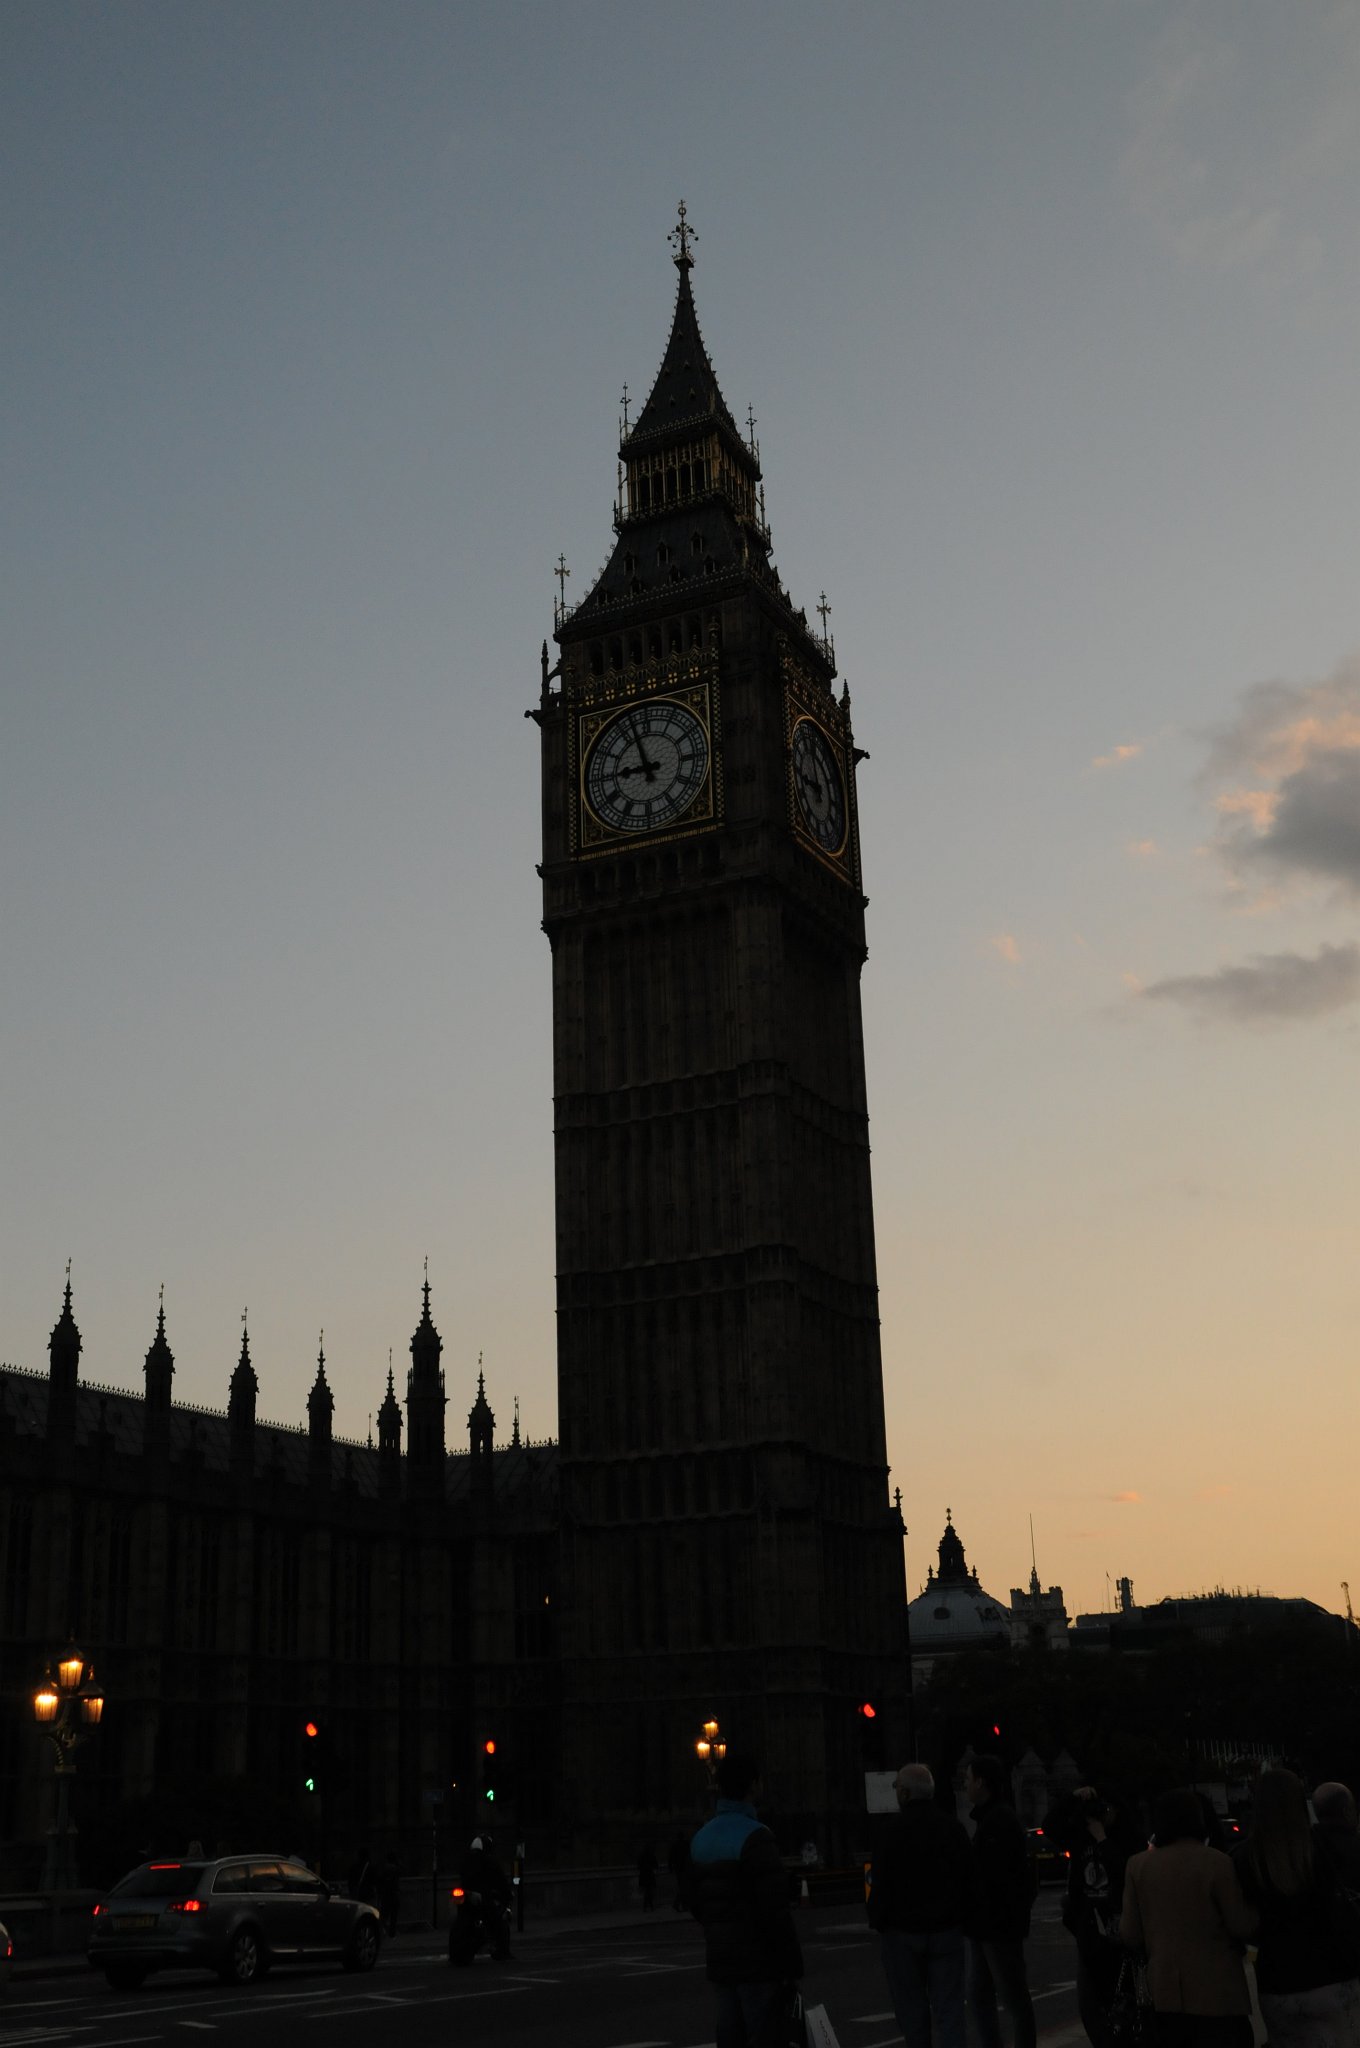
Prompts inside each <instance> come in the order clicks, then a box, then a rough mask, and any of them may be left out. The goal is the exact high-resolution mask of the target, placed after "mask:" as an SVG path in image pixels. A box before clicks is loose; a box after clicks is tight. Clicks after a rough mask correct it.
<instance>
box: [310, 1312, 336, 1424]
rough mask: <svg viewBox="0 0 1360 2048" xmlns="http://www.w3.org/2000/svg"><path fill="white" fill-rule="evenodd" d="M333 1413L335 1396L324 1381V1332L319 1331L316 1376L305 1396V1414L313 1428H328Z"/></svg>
mask: <svg viewBox="0 0 1360 2048" xmlns="http://www.w3.org/2000/svg"><path fill="white" fill-rule="evenodd" d="M334 1413H335V1396H334V1394H332V1392H331V1390H330V1387H329V1385H328V1384H327V1381H326V1332H325V1331H324V1330H323V1331H322V1332H321V1336H320V1339H319V1340H318V1348H317V1354H316V1378H315V1380H314V1381H313V1382H312V1391H311V1393H310V1394H309V1395H308V1396H307V1416H308V1420H309V1421H310V1423H311V1425H312V1428H313V1430H316V1429H319V1428H322V1427H325V1428H329V1426H330V1419H331V1416H332V1415H333V1414H334Z"/></svg>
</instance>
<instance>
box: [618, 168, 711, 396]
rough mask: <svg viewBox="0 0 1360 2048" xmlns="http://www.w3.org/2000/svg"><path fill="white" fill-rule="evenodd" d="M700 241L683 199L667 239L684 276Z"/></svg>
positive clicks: (676, 265) (689, 267)
mask: <svg viewBox="0 0 1360 2048" xmlns="http://www.w3.org/2000/svg"><path fill="white" fill-rule="evenodd" d="M698 239H699V237H698V236H697V235H696V234H695V232H694V230H693V228H692V227H691V226H690V224H689V212H688V209H687V208H686V206H685V202H684V200H683V199H682V200H681V201H680V212H679V215H678V217H677V219H676V223H675V226H674V227H673V228H672V229H671V231H670V233H669V234H668V235H667V237H666V240H667V241H668V242H669V243H670V245H671V247H672V249H674V251H675V254H674V255H673V256H672V258H671V261H672V263H674V265H675V267H676V269H677V270H678V271H679V272H680V273H681V275H682V276H683V275H684V273H685V271H687V270H693V268H694V258H693V257H692V256H691V255H690V253H689V245H690V243H691V242H697V241H698ZM627 389H628V387H627V385H625V386H624V390H625V392H626V391H627Z"/></svg>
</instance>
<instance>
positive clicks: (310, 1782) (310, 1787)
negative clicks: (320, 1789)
mask: <svg viewBox="0 0 1360 2048" xmlns="http://www.w3.org/2000/svg"><path fill="white" fill-rule="evenodd" d="M302 1789H303V1791H304V1792H315V1790H316V1779H315V1778H304V1779H303V1781H302Z"/></svg>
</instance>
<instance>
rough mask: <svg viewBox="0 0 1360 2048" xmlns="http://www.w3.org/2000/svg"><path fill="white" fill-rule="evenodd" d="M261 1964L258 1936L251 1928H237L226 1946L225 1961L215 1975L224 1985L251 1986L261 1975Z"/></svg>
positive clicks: (262, 1956)
mask: <svg viewBox="0 0 1360 2048" xmlns="http://www.w3.org/2000/svg"><path fill="white" fill-rule="evenodd" d="M262 1964H264V1955H263V1952H262V1950H261V1947H260V1937H259V1935H258V1934H257V1933H256V1931H255V1929H254V1928H253V1927H238V1928H237V1930H236V1932H235V1934H233V1935H232V1937H231V1940H230V1941H229V1942H228V1944H227V1959H226V1961H225V1962H224V1963H223V1965H222V1967H221V1969H220V1970H219V1971H218V1973H217V1974H218V1976H219V1977H220V1978H221V1979H222V1982H223V1983H224V1984H253V1983H254V1982H255V1979H256V1978H257V1977H259V1976H262V1975H263V1969H262V1968H261V1965H262ZM265 1967H267V1965H265Z"/></svg>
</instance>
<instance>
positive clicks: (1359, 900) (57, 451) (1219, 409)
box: [0, 0, 1360, 1609]
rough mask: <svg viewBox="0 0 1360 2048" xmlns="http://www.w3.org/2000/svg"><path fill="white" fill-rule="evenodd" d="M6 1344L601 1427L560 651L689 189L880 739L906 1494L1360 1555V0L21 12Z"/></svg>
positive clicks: (4, 936)
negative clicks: (434, 1370)
mask: <svg viewBox="0 0 1360 2048" xmlns="http://www.w3.org/2000/svg"><path fill="white" fill-rule="evenodd" d="M0 39H2V42H3V48H2V49H0V57H2V59H3V61H2V62H0V195H2V196H0V210H2V211H3V219H4V245H3V263H4V278H5V289H4V294H3V297H4V312H3V321H4V353H3V380H2V384H3V398H2V399H0V404H2V405H3V436H4V438H3V469H4V493H3V518H4V530H3V549H2V551H0V578H2V579H3V589H2V591H0V603H2V605H3V622H4V624H3V639H2V640H0V648H2V649H3V687H2V690H0V943H2V946H3V951H2V952H0V960H2V961H3V972H2V973H0V1057H2V1060H3V1065H2V1068H0V1072H2V1074H3V1094H2V1096H0V1104H2V1108H0V1115H2V1118H3V1121H2V1123H0V1146H2V1148H3V1151H2V1157H3V1171H2V1172H0V1199H2V1201H3V1208H2V1209H0V1271H2V1272H3V1287H0V1358H3V1359H4V1360H5V1361H8V1362H10V1363H11V1364H13V1365H17V1366H22V1367H26V1368H28V1369H30V1370H45V1367H46V1343H47V1337H48V1333H49V1332H50V1330H51V1328H52V1325H53V1323H54V1322H55V1320H56V1317H57V1314H58V1312H59V1308H60V1303H61V1293H62V1286H63V1283H64V1276H65V1266H66V1260H67V1258H68V1257H69V1258H71V1259H72V1261H73V1273H72V1278H73V1288H74V1299H75V1309H76V1317H77V1320H78V1322H79V1324H80V1327H81V1330H82V1332H83V1336H84V1347H85V1348H84V1354H83V1358H82V1371H83V1373H84V1375H85V1377H86V1378H88V1379H91V1380H96V1381H99V1382H102V1383H104V1384H107V1385H112V1386H117V1387H140V1384H141V1363H142V1359H143V1357H144V1355H145V1352H146V1349H147V1346H148V1344H149V1343H150V1340H151V1336H152V1333H153V1330H154V1327H155V1319H156V1306H157V1296H158V1289H159V1288H160V1286H161V1284H162V1283H164V1286H165V1306H166V1321H167V1328H168V1333H169V1338H170V1342H171V1345H172V1347H173V1349H174V1352H175V1357H176V1368H177V1370H176V1382H175V1388H176V1395H177V1398H179V1399H182V1400H185V1401H189V1402H194V1403H198V1404H201V1405H203V1406H207V1407H215V1408H220V1407H222V1406H224V1405H225V1401H226V1393H227V1382H228V1378H229V1376H230V1373H231V1369H232V1366H233V1364H234V1362H235V1359H236V1355H237V1352H238V1350H239V1345H240V1329H241V1323H240V1319H241V1313H242V1310H243V1309H245V1308H248V1310H249V1327H250V1337H251V1350H252V1355H253V1358H254V1361H255V1365H256V1369H257V1371H258V1373H259V1376H260V1383H261V1395H260V1412H261V1415H262V1416H263V1417H265V1418H267V1419H269V1420H271V1421H285V1422H300V1421H302V1420H303V1418H304V1415H305V1407H304V1404H305V1399H306V1393H307V1389H308V1387H309V1385H310V1384H311V1381H312V1379H313V1377H314V1374H315V1369H316V1355H317V1347H318V1333H319V1331H320V1330H321V1329H322V1327H323V1326H324V1330H325V1352H326V1360H327V1371H328V1375H329V1378H330V1381H331V1385H332V1387H333V1389H334V1391H335V1396H336V1418H335V1419H336V1428H337V1430H338V1431H340V1432H342V1433H344V1434H347V1435H351V1436H358V1437H360V1438H362V1437H363V1436H364V1435H365V1434H366V1432H367V1429H368V1425H369V1417H370V1415H371V1413H372V1412H373V1411H374V1410H375V1409H376V1407H377V1405H378V1402H379V1400H380V1398H381V1395H382V1391H383V1387H384V1383H385V1378H386V1373H387V1364H388V1354H389V1349H390V1350H391V1353H392V1355H393V1358H394V1362H395V1364H396V1367H397V1371H398V1378H399V1382H400V1380H401V1379H402V1377H403V1376H404V1369H405V1365H406V1363H407V1362H408V1358H409V1354H408V1351H407V1346H408V1343H409V1340H410V1335H411V1332H412V1330H413V1328H414V1327H415V1323H416V1321H417V1318H418V1314H419V1307H420V1285H421V1279H422V1269H423V1268H422V1262H423V1260H424V1259H425V1257H426V1256H427V1255H428V1257H429V1262H430V1281H431V1287H432V1293H433V1312H434V1317H435V1321H436V1323H437V1325H438V1327H439V1329H440V1332H441V1334H442V1336H443V1339H444V1347H445V1350H444V1358H445V1365H446V1368H447V1372H448V1381H449V1393H450V1404H449V1418H450V1420H449V1435H450V1441H451V1442H452V1443H457V1444H458V1445H460V1446H461V1445H463V1444H465V1443H466V1431H465V1418H466V1415H467V1411H468V1408H469V1407H470V1405H471V1402H472V1399H473V1395H474V1392H475V1382H476V1372H477V1359H478V1354H479V1353H483V1354H484V1356H485V1370H486V1376H487V1388H488V1394H489V1397H490V1399H491V1402H492V1405H493V1407H494V1409H495V1411H496V1414H497V1418H498V1433H499V1434H501V1435H502V1436H503V1435H507V1434H508V1432H509V1425H510V1420H511V1410H512V1404H513V1400H514V1397H515V1396H516V1395H518V1396H519V1399H520V1402H521V1409H522V1418H523V1427H524V1429H525V1430H526V1431H527V1433H528V1434H530V1435H531V1436H533V1437H543V1436H548V1435H551V1434H555V1431H556V1421H557V1418H556V1400H555V1359H554V1319H553V1219H552V1140H551V1127H552V1101H551V1070H550V1011H549V996H550V990H549V956H548V948H547V943H546V941H545V940H544V938H543V936H542V934H541V932H540V930H539V917H540V902H539V884H538V880H537V877H536V875H535V872H534V863H535V860H536V859H537V857H538V833H539V804H538V735H537V733H536V731H535V728H534V727H533V726H532V725H531V724H528V723H526V722H525V719H524V715H523V714H524V710H525V707H526V706H528V705H529V704H530V703H532V702H533V701H535V699H536V696H537V691H538V677H539V664H538V650H539V644H540V642H541V641H542V640H543V639H544V637H545V636H548V635H550V633H551V629H552V598H553V594H554V590H555V585H554V582H553V575H552V565H553V563H554V561H555V560H556V558H557V556H558V553H559V550H561V551H564V552H565V555H566V559H567V562H568V564H569V565H570V569H571V578H570V581H569V583H568V586H567V595H568V599H569V600H571V599H574V598H579V597H580V596H582V595H583V594H584V593H585V592H586V590H587V589H588V588H589V586H590V583H591V581H592V579H593V576H594V574H595V572H596V570H597V569H598V567H599V566H600V564H601V563H602V561H603V559H604V557H605V555H606V554H607V552H608V549H609V546H610V543H611V538H612V536H611V530H610V512H611V505H612V502H613V497H614V491H615V454H616V449H617V441H618V414H619V398H620V393H621V391H622V388H623V385H624V383H625V381H626V382H627V384H628V388H629V392H630V394H631V395H632V401H633V402H634V403H635V404H636V402H640V400H641V399H642V398H644V397H645V395H646V393H647V391H648V389H649V388H650V384H651V380H652V377H653V375H654V373H655V371H656V368H657V366H658V363H659V361H660V357H661V351H662V348H663V345H664V342H665V339H666V335H667V332H668V328H669V322H670V316H671V308H672V303H673V298H674V290H675V282H676V279H675V272H674V270H673V269H672V267H671V264H670V260H669V250H668V248H667V243H666V234H667V231H668V230H669V229H670V227H671V226H672V225H673V223H674V220H675V214H676V206H677V202H678V201H679V200H680V199H681V198H683V199H684V200H685V202H686V204H687V206H688V211H689V219H690V221H691V222H692V224H693V226H694V228H695V229H696V230H697V236H698V239H697V243H696V247H695V252H694V253H695V257H696V268H695V272H694V278H693V284H694V292H695V298H696V301H697V304H698V308H699V315H700V319H701V322H702V324H703V328H704V334H705V338H706V340H707V342H708V346H709V350H710V353H711V356H712V359H713V362H714V366H715V368H716V371H717V374H718V378H719V381H720V383H721V385H722V388H723V392H724V395H725V397H726V399H727V401H728V404H729V406H730V407H731V409H732V411H733V413H734V414H735V415H736V416H737V417H738V418H739V419H744V418H745V416H746V412H747V406H748V404H751V405H753V406H754V409H755V413H756V415H757V420H758V425H757V428H756V432H757V434H758V437H759V440H760V444H761V453H762V461H763V467H764V471H765V481H766V494H767V509H768V514H769V519H770V524H771V527H772V529H773V533H774V544H775V545H774V558H775V561H776V563H777V565H778V567H779V570H780V573H781V575H782V577H783V579H784V581H785V583H786V584H787V586H788V588H789V589H790V591H791V593H792V594H793V597H794V600H795V602H797V603H801V604H802V605H804V606H805V607H806V608H807V610H808V612H809V614H811V613H812V608H813V606H814V605H815V603H816V602H817V599H818V596H819V594H820V592H821V591H822V590H823V589H825V591H826V593H827V597H828V599H829V601H830V604H831V606H832V612H831V620H830V623H831V629H832V632H833V634H834V636H835V641H836V650H837V657H838V661H839V665H840V668H841V671H842V673H843V674H844V675H845V677H846V678H847V679H848V682H849V686H850V690H851V693H852V696H853V700H854V706H855V721H856V736H857V738H858V739H859V742H860V744H861V745H862V746H864V747H867V748H868V749H869V751H870V754H871V757H872V758H871V759H870V760H869V761H868V762H867V763H866V764H865V765H864V767H863V769H862V771H861V777H860V804H861V813H862V834H863V854H864V874H865V887H866V890H867V892H868V894H869V898H870V904H869V910H868V913H867V915H868V929H869V945H870V957H869V961H868V965H867V968H866V970H865V978H864V1003H865V1021H866V1032H867V1052H868V1072H869V1100H870V1109H871V1116H872V1124H871V1134H872V1140H873V1147H874V1157H873V1165H874V1189H875V1204H876V1214H877V1228H878V1256H879V1269H880V1278H881V1287H882V1316H883V1355H884V1372H885V1387H886V1398H887V1412H888V1437H889V1456H890V1458H891V1460H892V1467H893V1471H892V1484H894V1485H896V1484H900V1485H901V1487H902V1490H903V1495H904V1511H905V1514H906V1518H907V1521H908V1524H909V1527H910V1537H909V1542H908V1567H907V1569H908V1578H909V1582H910V1586H911V1590H912V1591H913V1592H914V1591H915V1590H916V1589H917V1587H918V1586H919V1584H920V1582H921V1579H922V1578H923V1576H924V1573H925V1569H926V1566H927V1564H928V1563H929V1562H930V1561H931V1558H932V1556H933V1552H934V1546H935V1544H936V1542H937V1541H938V1538H939V1535H940V1531H941V1528H942V1526H943V1522H944V1513H945V1508H946V1505H948V1506H950V1507H951V1508H952V1509H953V1513H954V1519H955V1522H956V1524H957V1526H958V1528H959V1530H960V1533H961V1535H962V1536H963V1539H964V1542H965V1544H966V1546H967V1549H968V1555H969V1561H970V1563H974V1564H976V1565H977V1567H978V1569H979V1572H980V1574H981V1577H982V1580H983V1582H984V1584H985V1585H986V1586H987V1587H988V1588H989V1590H991V1591H993V1592H996V1593H999V1594H1001V1595H1002V1596H1003V1597H1004V1596H1005V1594H1006V1592H1007V1590H1008V1589H1009V1588H1010V1587H1011V1586H1012V1585H1020V1584H1022V1583H1024V1581H1025V1579H1026V1577H1027V1574H1028V1571H1029V1532H1028V1519H1027V1518H1028V1517H1029V1515H1030V1514H1032V1515H1033V1517H1034V1526H1035V1531H1036V1537H1037V1544H1038V1562H1039V1568H1040V1572H1041V1574H1042V1576H1043V1578H1044V1579H1045V1581H1046V1582H1048V1581H1053V1580H1056V1581H1059V1582H1060V1583H1061V1584H1062V1585H1063V1587H1064V1588H1065V1590H1066V1594H1067V1598H1068V1604H1069V1607H1070V1608H1074V1609H1075V1608H1083V1609H1090V1608H1099V1607H1101V1606H1103V1605H1104V1604H1106V1598H1107V1592H1106V1588H1107V1574H1108V1575H1109V1577H1110V1578H1111V1579H1113V1578H1114V1577H1117V1576H1118V1575H1120V1574H1122V1573H1129V1574H1130V1575H1131V1576H1132V1578H1133V1580H1134V1585H1135V1592H1136V1594H1137V1596H1138V1597H1139V1598H1140V1599H1143V1600H1151V1599H1155V1598H1158V1597H1160V1596H1161V1595H1162V1594H1164V1593H1172V1592H1183V1591H1191V1590H1197V1589H1199V1588H1201V1587H1206V1586H1212V1585H1214V1584H1215V1583H1223V1584H1227V1585H1237V1584H1242V1585H1246V1586H1252V1587H1255V1586H1258V1585H1259V1586H1260V1587H1261V1588H1262V1589H1266V1590H1271V1591H1274V1592H1277V1593H1282V1594H1303V1595H1307V1596H1308V1597H1310V1598H1312V1599H1315V1600H1318V1601H1321V1602H1323V1603H1324V1604H1325V1605H1327V1606H1329V1607H1332V1608H1337V1607H1339V1606H1340V1604H1341V1598H1342V1596H1341V1590H1340V1581H1341V1580H1342V1579H1346V1578H1351V1579H1353V1580H1354V1582H1355V1591H1356V1595H1357V1597H1358V1598H1360V1542H1357V1540H1356V1538H1357V1530H1356V1512H1355V1497H1356V1482H1355V1469H1356V1460H1357V1448H1356V1447H1357V1424H1360V1395H1358V1394H1357V1373H1356V1361H1357V1352H1358V1351H1360V1256H1357V1254H1358V1252H1360V1244H1358V1243H1357V1239H1358V1238H1360V1085H1358V1082H1357V1067H1358V1066H1360V574H1357V540H1358V539H1360V402H1357V381H1358V380H1360V346H1358V344H1360V261H1357V258H1360V8H1357V7H1356V6H1355V5H1354V4H1353V0H1344V4H1330V0H1291V4H1290V5H1288V6H1287V7H1282V6H1279V5H1278V4H1272V0H1222V4H1218V0H1210V4H1203V5H1196V4H1194V0H1182V4H1178V5H1169V4H1162V0H1024V4H1017V0H896V4H891V5H889V4H882V5H880V4H871V0H861V4H857V5H850V4H846V5H830V4H822V5H814V4H811V0H783V4H778V5H776V4H741V0H723V4H713V0H689V4H688V5H687V6H686V7H685V8H684V9H683V10H679V11H677V10H676V9H674V8H666V9H663V8H660V7H649V6H647V5H645V4H638V0H633V4H627V5H624V4H614V0H599V4H586V0H582V4H574V0H559V4H557V5H553V6H550V5H547V4H541V5H526V4H514V0H497V4H495V5H491V4H462V5H455V4H436V0H379V4H357V0H267V4H266V0H255V4H251V0H233V4H230V5H227V4H200V0H161V4H140V0H120V4H104V5H95V4H86V5H71V4H67V0H35V4H16V0H5V4H4V5H3V7H0Z"/></svg>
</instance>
